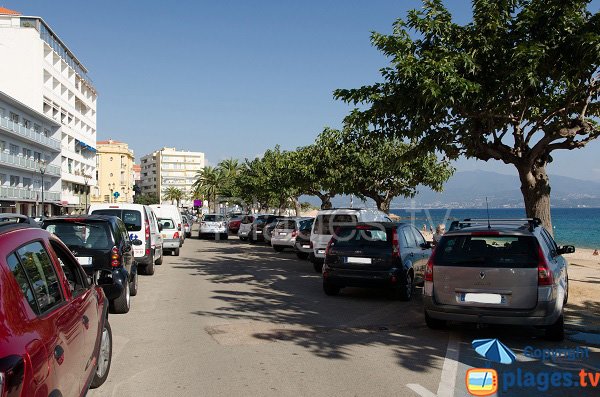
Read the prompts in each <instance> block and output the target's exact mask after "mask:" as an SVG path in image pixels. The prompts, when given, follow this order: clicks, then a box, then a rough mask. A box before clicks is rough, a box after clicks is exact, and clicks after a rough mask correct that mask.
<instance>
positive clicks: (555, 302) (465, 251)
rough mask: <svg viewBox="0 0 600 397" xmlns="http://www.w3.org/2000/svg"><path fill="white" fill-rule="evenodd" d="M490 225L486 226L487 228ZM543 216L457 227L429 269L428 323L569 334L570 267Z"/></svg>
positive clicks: (564, 250) (469, 222) (569, 250)
mask: <svg viewBox="0 0 600 397" xmlns="http://www.w3.org/2000/svg"><path fill="white" fill-rule="evenodd" d="M488 222H489V223H488ZM572 252H575V247H573V246H564V247H559V246H557V245H556V243H555V242H554V239H553V238H552V236H551V235H550V233H548V231H546V230H545V229H544V227H543V226H542V225H541V221H540V220H539V219H525V220H523V219H520V220H490V221H488V220H487V219H485V220H465V221H460V222H453V224H452V227H451V230H450V231H448V232H447V233H446V234H445V235H444V236H442V238H441V239H440V242H439V243H438V245H437V246H436V249H435V253H434V254H433V255H432V256H431V258H430V260H429V262H428V263H427V269H426V272H425V288H424V308H425V321H426V323H427V325H428V326H429V327H430V328H439V327H442V326H444V325H445V322H446V321H447V320H452V321H460V322H475V323H489V324H506V325H510V324H519V325H532V326H539V327H543V328H544V329H545V332H546V337H547V338H548V339H551V340H562V339H563V337H564V314H563V311H564V306H565V304H566V303H567V299H568V296H569V276H568V269H567V267H568V263H567V261H566V260H565V258H564V257H563V256H562V255H563V254H568V253H572Z"/></svg>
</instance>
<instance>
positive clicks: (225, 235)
mask: <svg viewBox="0 0 600 397" xmlns="http://www.w3.org/2000/svg"><path fill="white" fill-rule="evenodd" d="M228 239H229V234H227V233H225V234H221V240H228Z"/></svg>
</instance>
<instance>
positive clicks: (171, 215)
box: [150, 204, 185, 247]
mask: <svg viewBox="0 0 600 397" xmlns="http://www.w3.org/2000/svg"><path fill="white" fill-rule="evenodd" d="M150 208H152V210H153V211H154V213H155V214H156V217H157V218H164V219H172V220H173V221H174V222H175V226H176V227H177V232H178V234H179V246H180V247H181V246H182V245H183V240H184V239H185V233H184V230H183V219H182V218H181V213H180V212H179V208H177V206H176V205H172V204H151V205H150Z"/></svg>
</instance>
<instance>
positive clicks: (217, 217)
mask: <svg viewBox="0 0 600 397" xmlns="http://www.w3.org/2000/svg"><path fill="white" fill-rule="evenodd" d="M224 220H225V217H224V216H223V215H204V221H205V222H223V221H224Z"/></svg>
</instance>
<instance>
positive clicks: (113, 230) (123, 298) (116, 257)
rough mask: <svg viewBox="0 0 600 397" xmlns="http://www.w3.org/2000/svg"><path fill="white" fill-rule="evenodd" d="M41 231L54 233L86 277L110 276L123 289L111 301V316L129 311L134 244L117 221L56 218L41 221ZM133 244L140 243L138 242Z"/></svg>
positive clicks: (134, 280) (134, 284)
mask: <svg viewBox="0 0 600 397" xmlns="http://www.w3.org/2000/svg"><path fill="white" fill-rule="evenodd" d="M42 228H43V229H46V230H48V231H49V232H50V233H54V234H55V235H56V236H57V237H58V238H59V239H60V240H61V241H62V242H63V243H65V245H66V246H67V247H69V249H70V250H71V252H72V253H73V255H75V258H76V259H77V261H78V262H79V264H80V265H81V267H82V268H83V270H84V271H85V272H86V274H87V275H88V276H90V277H94V276H95V275H96V274H99V273H102V272H107V273H109V274H111V277H112V279H113V282H114V283H116V284H119V285H122V286H123V293H122V294H121V295H120V296H118V297H116V298H115V299H113V300H111V301H110V309H111V311H112V312H113V313H127V312H129V309H130V307H131V297H132V296H135V295H137V292H138V273H137V264H136V263H135V262H134V260H133V252H132V251H133V243H132V242H131V241H130V240H129V233H128V232H127V229H126V228H125V224H124V223H123V221H122V220H121V219H120V218H117V217H116V216H107V215H84V216H78V215H75V216H57V217H52V218H48V219H47V220H46V221H44V223H43V224H42ZM135 243H136V244H139V245H141V244H142V242H141V241H140V240H135Z"/></svg>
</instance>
